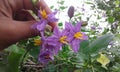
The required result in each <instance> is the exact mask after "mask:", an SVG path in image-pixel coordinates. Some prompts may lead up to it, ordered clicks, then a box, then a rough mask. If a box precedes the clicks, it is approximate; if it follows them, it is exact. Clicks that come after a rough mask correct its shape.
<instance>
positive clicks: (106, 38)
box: [86, 34, 114, 53]
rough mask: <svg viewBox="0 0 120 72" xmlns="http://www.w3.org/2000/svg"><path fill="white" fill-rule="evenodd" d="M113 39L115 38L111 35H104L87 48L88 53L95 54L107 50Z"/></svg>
mask: <svg viewBox="0 0 120 72" xmlns="http://www.w3.org/2000/svg"><path fill="white" fill-rule="evenodd" d="M113 37H114V36H113V35H111V34H106V35H103V36H102V37H99V38H97V39H96V40H94V41H93V42H91V43H90V44H89V46H87V50H88V51H86V52H88V53H95V52H98V51H99V50H101V49H102V48H106V47H107V46H108V44H109V42H110V41H111V40H112V39H113Z"/></svg>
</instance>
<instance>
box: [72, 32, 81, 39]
mask: <svg viewBox="0 0 120 72" xmlns="http://www.w3.org/2000/svg"><path fill="white" fill-rule="evenodd" d="M74 37H75V38H77V39H83V34H82V33H81V32H77V33H75V34H74Z"/></svg>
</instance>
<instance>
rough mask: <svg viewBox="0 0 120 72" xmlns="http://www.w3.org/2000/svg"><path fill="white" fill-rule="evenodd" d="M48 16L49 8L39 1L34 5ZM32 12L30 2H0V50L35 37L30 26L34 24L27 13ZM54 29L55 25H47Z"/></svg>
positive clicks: (18, 0) (19, 0)
mask: <svg viewBox="0 0 120 72" xmlns="http://www.w3.org/2000/svg"><path fill="white" fill-rule="evenodd" d="M35 6H36V7H37V8H39V7H41V8H43V9H45V10H46V12H47V13H48V14H49V13H51V10H50V8H49V7H48V6H47V4H46V3H45V2H44V0H41V1H39V2H37V4H36V5H35ZM27 10H34V7H33V5H32V3H31V0H0V50H3V49H4V48H6V47H8V46H9V45H11V44H14V43H16V42H18V41H20V40H23V39H26V38H29V37H33V36H35V35H37V33H36V32H35V30H33V29H31V26H32V25H33V24H34V23H35V22H36V21H35V19H34V17H33V16H32V15H31V14H30V13H29V12H28V11H27ZM49 25H51V26H52V28H54V27H55V26H56V23H49Z"/></svg>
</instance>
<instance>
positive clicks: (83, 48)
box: [79, 40, 89, 53]
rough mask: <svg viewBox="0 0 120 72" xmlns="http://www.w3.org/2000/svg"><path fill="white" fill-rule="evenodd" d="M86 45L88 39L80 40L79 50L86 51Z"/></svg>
mask: <svg viewBox="0 0 120 72" xmlns="http://www.w3.org/2000/svg"><path fill="white" fill-rule="evenodd" d="M88 45H89V41H88V40H84V41H82V42H81V43H80V49H79V51H80V52H82V53H86V51H87V49H88V48H87V47H86V46H88Z"/></svg>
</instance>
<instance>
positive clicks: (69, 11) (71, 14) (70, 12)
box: [68, 6, 74, 19]
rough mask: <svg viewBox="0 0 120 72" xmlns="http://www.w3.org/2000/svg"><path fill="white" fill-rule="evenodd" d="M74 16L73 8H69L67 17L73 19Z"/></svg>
mask: <svg viewBox="0 0 120 72" xmlns="http://www.w3.org/2000/svg"><path fill="white" fill-rule="evenodd" d="M73 15H74V7H73V6H70V7H69V9H68V16H69V17H70V19H71V18H72V17H73Z"/></svg>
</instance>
